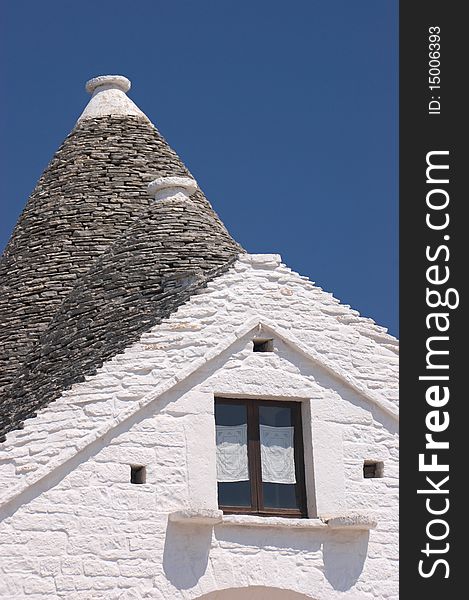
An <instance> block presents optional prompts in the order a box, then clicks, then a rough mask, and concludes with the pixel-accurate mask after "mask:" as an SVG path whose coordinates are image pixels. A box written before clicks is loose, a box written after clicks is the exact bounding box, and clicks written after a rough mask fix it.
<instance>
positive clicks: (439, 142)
mask: <svg viewBox="0 0 469 600" xmlns="http://www.w3.org/2000/svg"><path fill="white" fill-rule="evenodd" d="M464 9H465V6H464V3H459V2H451V1H446V2H443V1H439V2H437V1H434V0H426V1H424V2H401V3H400V44H399V53H400V61H399V62H400V91H399V93H400V274H401V292H400V293H401V296H400V315H401V329H400V340H401V376H400V377H401V378H400V397H401V451H400V466H401V501H400V509H401V520H400V574H401V583H400V596H399V597H400V598H402V599H404V600H405V599H407V598H412V599H413V598H416V597H418V598H422V599H423V600H432V599H433V598H438V599H441V598H442V597H443V598H457V597H460V594H463V595H464V591H463V590H464V587H465V586H464V583H465V578H464V579H463V576H464V573H465V569H464V567H463V561H465V558H466V549H465V546H466V544H465V539H466V530H467V527H466V525H465V521H466V518H465V515H464V508H465V507H466V506H468V504H469V502H468V500H467V492H466V491H465V487H467V486H466V482H469V480H468V478H467V476H466V472H467V469H466V468H465V467H464V462H466V460H467V456H468V455H469V452H468V450H467V447H466V444H465V442H466V440H468V441H469V431H467V421H466V419H467V417H466V413H467V411H466V410H465V408H466V405H468V404H469V398H468V392H467V383H466V381H465V377H464V375H465V373H466V372H469V364H468V365H466V356H467V354H468V353H467V351H466V348H465V342H466V336H467V335H468V333H469V325H468V323H467V317H468V315H467V310H466V306H467V302H466V297H467V295H466V289H467V283H466V280H467V278H468V273H469V267H468V263H469V260H468V259H469V250H468V243H466V240H468V242H469V230H468V226H467V221H466V220H465V218H464V214H463V213H464V212H465V208H466V206H467V205H469V198H468V193H467V190H466V189H465V185H464V183H465V181H464V180H465V179H466V173H469V164H467V159H468V158H469V156H468V151H467V149H466V143H465V140H463V138H465V137H467V136H469V128H468V122H467V118H466V111H467V110H468V108H467V105H468V101H467V100H466V94H465V92H464V91H463V89H467V81H466V80H467V72H468V66H467V62H468V58H469V51H468V48H467V46H468V44H469V25H468V24H467V21H466V20H465V19H464V17H463V14H462V12H463V10H464ZM429 27H439V28H440V30H441V33H440V36H441V57H440V62H441V67H440V68H441V90H440V93H438V94H433V95H437V96H440V100H441V114H439V115H430V114H429V113H428V103H429V101H430V100H431V95H432V92H431V91H430V90H429V81H428V77H429V73H428V69H429V65H428V61H429V55H428V54H429V47H428V44H429V40H428V35H429ZM433 150H449V153H450V154H449V159H448V160H449V165H450V169H449V179H450V182H449V184H448V185H447V186H444V187H445V189H446V190H447V191H448V193H449V194H450V204H449V208H448V210H449V214H450V224H449V227H448V229H447V230H446V231H445V232H444V233H445V234H448V235H449V236H450V239H449V240H448V241H446V240H445V241H443V239H442V238H443V232H437V231H431V230H430V229H429V228H428V227H427V226H426V223H425V219H426V213H427V206H426V194H427V192H428V191H429V189H430V186H429V185H428V184H427V183H426V176H425V170H426V166H427V165H426V155H427V152H430V151H433ZM444 243H446V244H447V245H448V248H449V251H450V258H449V261H448V262H447V263H445V262H444V261H443V260H441V261H439V264H440V265H442V266H444V265H445V264H447V265H448V266H449V268H450V280H449V282H448V284H447V286H446V287H448V286H449V287H453V288H456V289H457V290H458V292H459V295H460V304H459V307H458V308H457V309H454V310H447V312H448V313H449V318H450V323H451V325H450V328H449V332H448V334H447V335H449V337H450V341H449V343H448V347H449V350H450V354H449V360H448V361H447V362H449V367H450V368H449V371H448V373H449V376H450V381H449V384H448V385H449V388H450V400H449V402H448V404H447V406H446V407H445V408H442V409H441V410H447V411H448V412H449V415H450V426H449V428H448V430H447V431H446V432H444V433H441V434H440V437H439V438H437V436H436V435H435V438H437V439H441V440H444V439H447V440H448V441H449V442H450V448H449V450H446V451H441V452H440V453H439V462H444V460H445V459H447V461H448V462H449V466H450V470H449V473H448V474H449V476H450V479H449V482H448V486H447V487H449V494H448V496H447V497H448V498H449V500H450V509H449V511H448V512H447V513H446V514H445V515H444V516H442V518H444V519H446V520H447V522H448V524H449V527H450V532H449V535H448V538H447V539H444V540H442V541H440V542H437V541H432V540H429V539H428V538H427V535H426V526H427V524H428V522H429V521H430V520H431V519H432V518H438V517H437V516H434V517H432V516H431V515H429V514H428V512H427V510H426V506H425V502H426V496H425V495H419V494H417V489H420V488H428V487H430V486H429V485H428V484H427V483H426V479H425V477H426V475H430V476H431V473H421V472H419V467H418V455H419V454H420V453H422V452H424V451H425V434H426V433H427V432H428V430H427V428H426V424H425V417H426V415H427V413H428V411H429V410H432V408H431V407H429V406H428V404H427V403H426V400H425V391H426V388H427V386H428V382H422V381H419V379H418V377H419V375H422V374H424V372H425V366H426V360H425V358H426V347H425V344H426V340H427V338H428V336H429V335H432V334H431V333H430V332H429V330H428V329H427V326H426V323H425V319H426V315H427V314H428V313H429V312H432V309H429V308H428V307H427V305H426V287H427V281H426V269H427V267H428V266H429V265H430V264H433V263H429V262H428V261H427V259H426V256H425V252H426V247H427V246H428V245H429V246H430V247H432V248H436V247H438V245H439V244H444ZM443 254H444V253H442V256H443ZM432 287H435V286H432ZM442 287H444V286H442ZM439 310H441V311H443V310H444V309H443V308H441V309H439ZM442 335H444V334H442ZM446 358H447V357H446ZM458 459H459V460H458ZM461 459H462V460H461ZM456 461H458V462H457V463H456ZM442 475H443V473H435V477H434V479H435V480H436V481H438V480H439V479H441V476H442ZM433 497H434V498H436V497H437V495H434V496H433ZM442 497H443V496H439V498H440V499H441V498H442ZM435 506H436V503H435ZM457 515H462V516H457ZM437 531H438V529H437V528H435V529H434V532H437ZM440 531H442V529H440ZM427 542H429V543H430V545H431V546H432V548H435V549H442V548H443V547H444V546H445V543H446V542H447V543H449V550H448V552H447V553H442V554H431V555H430V558H427V557H426V555H425V554H424V553H422V549H425V545H426V543H427ZM438 558H444V559H446V560H447V561H448V564H449V577H448V578H445V574H446V568H444V567H443V566H442V565H439V566H438V567H437V568H436V569H435V572H434V574H433V575H432V576H431V577H428V578H423V577H422V576H420V575H419V572H418V566H419V561H420V560H422V559H424V560H425V561H426V562H425V569H426V571H427V572H429V571H430V570H431V566H432V562H434V561H436V560H437V559H438ZM459 590H462V591H459ZM419 594H421V595H419ZM443 594H444V595H443Z"/></svg>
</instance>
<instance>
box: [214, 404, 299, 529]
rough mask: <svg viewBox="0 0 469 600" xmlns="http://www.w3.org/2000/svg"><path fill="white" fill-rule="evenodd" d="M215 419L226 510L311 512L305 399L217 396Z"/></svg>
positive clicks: (286, 514)
mask: <svg viewBox="0 0 469 600" xmlns="http://www.w3.org/2000/svg"><path fill="white" fill-rule="evenodd" d="M215 424H216V432H217V480H218V504H219V506H220V508H221V509H222V510H223V512H225V513H228V514H229V513H244V514H246V513H251V514H257V515H264V516H274V515H278V516H283V517H306V492H305V477H304V461H303V439H302V427H301V403H299V402H273V401H267V400H234V399H231V398H230V399H225V398H217V399H216V400H215Z"/></svg>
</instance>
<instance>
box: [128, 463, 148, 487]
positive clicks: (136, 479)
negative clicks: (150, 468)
mask: <svg viewBox="0 0 469 600" xmlns="http://www.w3.org/2000/svg"><path fill="white" fill-rule="evenodd" d="M146 480H147V470H146V468H145V467H143V466H141V465H130V483H145V482H146Z"/></svg>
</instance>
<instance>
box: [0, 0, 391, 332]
mask: <svg viewBox="0 0 469 600" xmlns="http://www.w3.org/2000/svg"><path fill="white" fill-rule="evenodd" d="M0 10H1V18H0V23H1V24H0V55H1V57H2V58H0V60H1V64H0V69H1V71H0V73H1V76H2V83H3V85H2V91H1V96H0V101H1V108H2V110H1V111H0V160H1V164H2V176H1V178H0V198H1V220H0V248H1V249H3V247H4V246H5V244H6V243H7V241H8V238H9V235H10V233H11V230H12V228H13V227H14V224H15V222H16V220H17V218H18V216H19V214H20V212H21V210H22V208H23V206H24V205H25V202H26V200H27V197H28V195H29V194H30V193H31V191H32V189H33V187H34V185H35V183H36V181H37V179H38V178H39V176H40V175H41V173H42V171H43V169H44V168H45V167H46V165H47V163H48V162H49V160H50V159H51V157H52V155H53V153H54V152H55V150H56V149H57V148H58V146H59V144H60V143H61V142H62V140H63V139H64V137H65V136H66V135H67V134H68V133H69V131H70V130H71V129H72V127H73V125H74V123H75V121H76V119H77V117H78V115H79V114H80V113H81V111H82V110H83V107H84V106H85V104H86V102H87V101H88V98H89V97H88V96H87V94H86V92H85V90H84V83H85V81H86V80H87V79H89V78H91V77H93V76H96V75H101V74H108V73H112V74H123V75H126V76H127V77H129V78H130V79H131V80H132V90H131V91H130V94H129V95H130V96H131V98H132V99H133V100H134V101H135V102H136V103H137V105H138V106H139V107H140V108H141V109H142V110H143V111H144V112H145V113H146V114H147V115H148V116H149V117H150V118H151V120H152V121H153V122H154V123H155V125H156V126H157V127H158V128H159V129H160V131H161V132H162V133H163V135H164V136H165V137H166V139H167V140H168V141H169V143H170V144H171V145H172V146H173V148H175V149H176V151H177V152H178V154H179V155H180V156H181V158H182V159H183V160H184V162H185V163H186V164H187V166H188V167H189V169H190V170H191V171H192V173H193V175H194V176H195V178H196V179H197V180H198V182H199V185H200V186H201V187H202V189H203V190H204V192H205V193H206V195H207V197H208V198H209V200H210V201H211V202H212V204H213V205H214V207H215V209H216V210H217V212H218V213H219V215H220V216H221V218H222V219H223V221H224V222H225V224H226V226H227V227H228V229H229V230H230V232H231V233H232V235H233V236H234V237H235V238H236V239H237V240H238V241H239V242H240V243H241V244H242V245H243V246H244V247H245V248H246V249H247V250H248V251H250V252H275V253H279V254H281V255H282V258H283V260H284V262H286V263H287V264H288V265H289V266H290V267H291V268H292V269H294V270H295V271H298V272H300V273H301V274H302V275H307V276H308V277H310V278H311V279H312V280H313V281H315V282H316V283H317V285H320V286H321V287H322V288H324V289H325V290H327V291H330V292H333V293H334V295H335V296H336V297H337V298H339V299H340V300H341V301H342V302H344V303H346V304H350V305H351V306H352V307H353V308H355V309H357V310H359V311H360V313H361V314H363V315H364V316H367V317H371V318H373V319H375V320H376V321H377V322H378V323H379V324H381V325H384V326H386V327H388V328H389V329H390V331H391V333H393V334H394V335H397V333H398V280H397V277H398V270H397V269H398V256H397V242H398V224H397V217H398V205H397V202H398V171H397V169H398V163H397V158H398V150H397V143H398V2H397V0H381V1H380V2H377V1H376V0H355V1H353V2H351V1H350V0H296V1H295V0H292V1H291V2H288V3H287V2H279V1H277V0H270V1H267V0H253V1H250V2H239V0H238V1H231V0H213V1H208V0H197V1H189V0H186V1H182V0H174V1H172V2H167V1H165V2H163V1H162V0H152V1H148V0H145V1H144V0H134V1H133V2H129V1H128V0H127V1H126V2H124V1H122V0H113V1H110V0H99V1H97V0H93V1H90V0H81V1H80V2H64V0H60V1H56V0H44V1H43V2H32V1H26V0H18V1H16V2H9V3H6V2H5V3H2V5H1V9H0Z"/></svg>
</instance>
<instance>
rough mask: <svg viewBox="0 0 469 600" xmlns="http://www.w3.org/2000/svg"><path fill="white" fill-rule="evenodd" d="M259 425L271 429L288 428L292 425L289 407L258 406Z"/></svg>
mask: <svg viewBox="0 0 469 600" xmlns="http://www.w3.org/2000/svg"><path fill="white" fill-rule="evenodd" d="M285 404H286V403H285ZM259 423H260V424H261V425H270V426H272V427H290V426H291V425H293V421H292V410H291V407H289V406H262V405H261V406H259Z"/></svg>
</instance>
